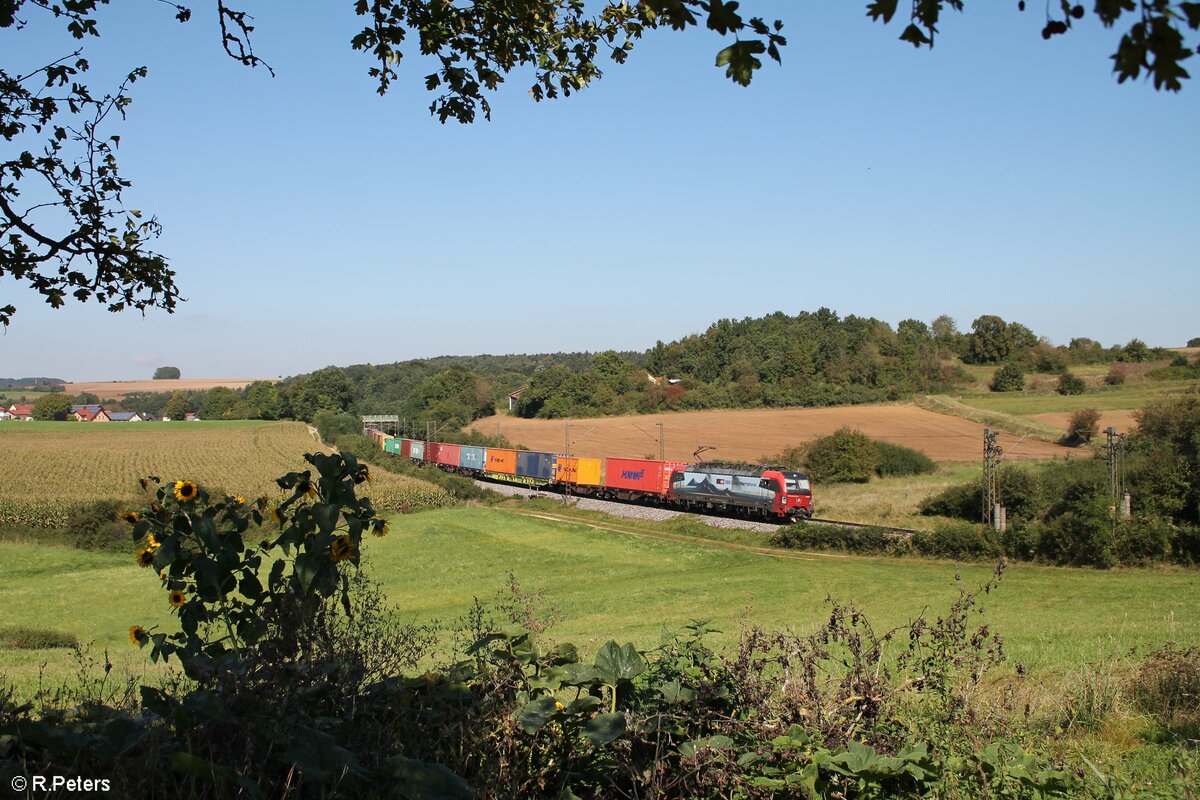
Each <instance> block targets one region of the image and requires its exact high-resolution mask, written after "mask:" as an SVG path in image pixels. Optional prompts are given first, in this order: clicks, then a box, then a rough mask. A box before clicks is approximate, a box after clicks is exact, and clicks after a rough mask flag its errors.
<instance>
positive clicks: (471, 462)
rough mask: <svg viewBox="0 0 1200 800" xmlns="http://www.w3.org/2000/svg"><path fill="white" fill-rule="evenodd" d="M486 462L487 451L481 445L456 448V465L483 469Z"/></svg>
mask: <svg viewBox="0 0 1200 800" xmlns="http://www.w3.org/2000/svg"><path fill="white" fill-rule="evenodd" d="M486 463H487V451H486V450H484V449H483V448H482V447H467V446H466V445H463V446H462V447H460V448H459V449H458V465H459V466H460V467H463V468H464V469H483V465H484V464H486Z"/></svg>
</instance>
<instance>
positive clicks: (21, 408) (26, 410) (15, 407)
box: [8, 403, 33, 417]
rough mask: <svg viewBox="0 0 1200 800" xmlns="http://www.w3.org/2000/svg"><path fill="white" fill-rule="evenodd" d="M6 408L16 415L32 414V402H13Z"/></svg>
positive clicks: (29, 415) (25, 415)
mask: <svg viewBox="0 0 1200 800" xmlns="http://www.w3.org/2000/svg"><path fill="white" fill-rule="evenodd" d="M8 410H9V411H10V412H12V413H13V414H14V415H16V416H18V417H32V416H33V404H32V403H13V404H12V406H10V407H9V409H8Z"/></svg>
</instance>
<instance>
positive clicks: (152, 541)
mask: <svg viewBox="0 0 1200 800" xmlns="http://www.w3.org/2000/svg"><path fill="white" fill-rule="evenodd" d="M146 547H151V548H153V549H155V550H157V549H158V548H160V547H162V542H160V541H159V540H158V537H156V536H155V535H154V534H153V533H147V534H146Z"/></svg>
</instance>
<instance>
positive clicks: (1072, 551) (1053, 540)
mask: <svg viewBox="0 0 1200 800" xmlns="http://www.w3.org/2000/svg"><path fill="white" fill-rule="evenodd" d="M1038 556H1039V557H1041V558H1044V559H1046V560H1047V561H1051V562H1053V563H1055V564H1058V565H1060V566H1072V567H1089V566H1091V567H1100V568H1101V569H1108V568H1109V567H1112V566H1114V565H1115V564H1116V561H1117V559H1116V554H1115V553H1113V548H1112V527H1111V522H1110V521H1109V520H1108V519H1106V518H1105V517H1104V516H1101V515H1097V514H1087V513H1081V512H1077V511H1066V512H1064V513H1062V514H1059V515H1058V516H1056V517H1055V518H1054V519H1052V520H1050V521H1049V522H1047V523H1046V524H1045V526H1044V527H1043V528H1042V537H1041V539H1040V541H1039V542H1038Z"/></svg>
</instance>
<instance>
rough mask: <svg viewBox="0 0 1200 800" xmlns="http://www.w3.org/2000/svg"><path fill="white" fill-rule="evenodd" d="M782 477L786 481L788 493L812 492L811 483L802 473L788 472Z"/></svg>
mask: <svg viewBox="0 0 1200 800" xmlns="http://www.w3.org/2000/svg"><path fill="white" fill-rule="evenodd" d="M783 477H784V480H785V481H786V482H787V492H788V494H812V483H811V482H810V481H809V479H808V476H807V475H805V474H804V473H801V472H789V473H785V474H784V476H783Z"/></svg>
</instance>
